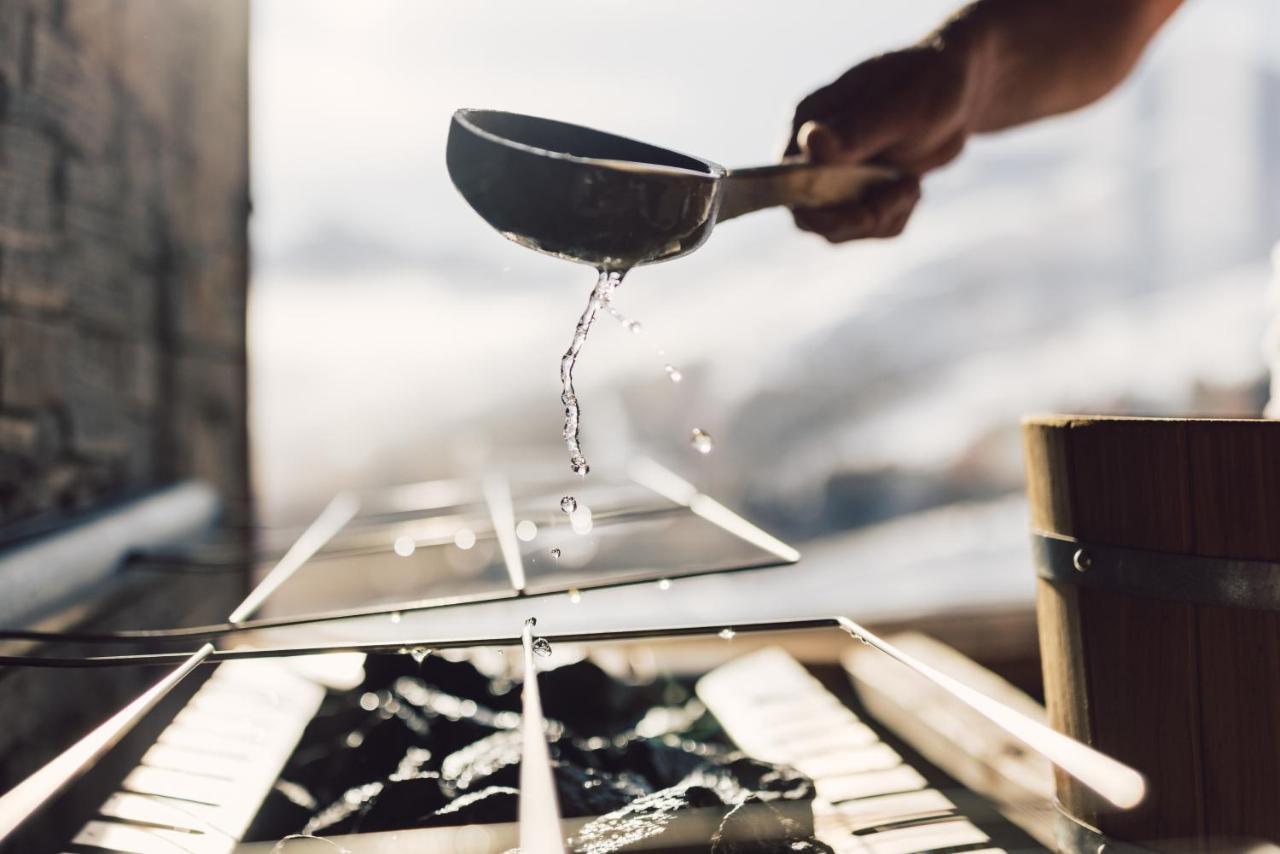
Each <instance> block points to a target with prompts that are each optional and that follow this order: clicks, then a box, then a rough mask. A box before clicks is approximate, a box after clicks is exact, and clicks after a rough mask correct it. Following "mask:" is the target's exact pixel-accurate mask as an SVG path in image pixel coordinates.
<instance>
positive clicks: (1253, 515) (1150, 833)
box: [1023, 416, 1280, 854]
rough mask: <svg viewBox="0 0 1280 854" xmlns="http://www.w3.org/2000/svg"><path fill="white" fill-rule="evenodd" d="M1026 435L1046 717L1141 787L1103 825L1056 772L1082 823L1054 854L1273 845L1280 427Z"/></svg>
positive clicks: (1082, 428)
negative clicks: (1103, 844) (1111, 846)
mask: <svg viewBox="0 0 1280 854" xmlns="http://www.w3.org/2000/svg"><path fill="white" fill-rule="evenodd" d="M1023 431H1024V441H1025V448H1026V465H1027V489H1028V497H1029V500H1030V505H1031V524H1032V527H1033V529H1034V531H1035V532H1037V533H1041V534H1046V535H1049V536H1038V535H1035V534H1033V544H1034V546H1035V554H1036V564H1037V566H1036V570H1037V574H1038V575H1039V578H1038V581H1037V584H1038V592H1037V616H1038V621H1039V632H1040V647H1041V655H1042V661H1043V670H1044V682H1045V699H1046V705H1047V706H1048V711H1049V716H1050V719H1051V721H1052V723H1053V725H1054V726H1055V727H1057V728H1058V729H1059V730H1061V731H1063V732H1066V733H1068V734H1070V735H1072V736H1074V737H1076V738H1078V739H1081V740H1082V741H1085V742H1087V743H1089V744H1091V745H1093V746H1095V747H1097V748H1099V749H1100V750H1102V751H1104V752H1106V753H1108V754H1110V755H1112V756H1115V757H1116V758H1118V759H1120V760H1122V761H1124V762H1127V763H1129V764H1131V765H1133V766H1134V767H1136V768H1138V769H1139V770H1141V771H1142V772H1143V773H1144V774H1146V776H1147V780H1148V787H1149V794H1148V796H1147V799H1146V801H1145V802H1144V803H1143V804H1142V805H1141V806H1140V807H1139V808H1138V809H1136V810H1134V811H1132V812H1127V813H1122V812H1115V811H1113V810H1107V809H1105V808H1103V805H1102V804H1100V802H1099V801H1097V800H1096V799H1095V797H1094V796H1092V795H1091V794H1090V793H1089V792H1088V791H1087V790H1084V789H1083V788H1082V787H1080V786H1079V785H1078V784H1077V783H1076V782H1075V781H1074V780H1072V779H1070V778H1068V777H1066V776H1065V775H1062V774H1059V777H1058V780H1057V789H1058V798H1059V801H1060V803H1061V807H1062V810H1063V812H1064V813H1065V814H1066V816H1069V817H1070V818H1071V819H1075V820H1076V822H1079V823H1083V824H1078V823H1076V822H1071V821H1064V824H1063V829H1064V833H1063V835H1062V838H1063V840H1064V847H1074V848H1077V849H1079V848H1087V849H1088V850H1090V852H1091V854H1092V851H1093V850H1094V849H1096V844H1094V845H1093V846H1092V847H1090V846H1089V844H1088V840H1089V839H1091V838H1094V837H1090V836H1089V835H1088V828H1085V827H1084V826H1085V825H1087V826H1089V827H1092V828H1094V829H1096V830H1098V831H1101V833H1102V834H1105V837H1110V838H1113V839H1120V840H1128V841H1133V842H1144V843H1158V842H1161V841H1163V842H1165V843H1166V844H1167V843H1168V842H1171V841H1174V840H1177V841H1181V842H1184V843H1190V845H1191V847H1193V848H1198V847H1203V846H1205V845H1212V846H1214V847H1217V846H1218V845H1220V844H1223V843H1227V842H1229V841H1235V842H1240V841H1244V840H1270V841H1273V842H1277V841H1280V421H1258V420H1199V419H1145V418H1141V419H1140V418H1093V417H1057V416H1054V417H1041V418H1032V419H1028V420H1027V421H1026V422H1025V423H1024V426H1023ZM1082 828H1083V830H1082ZM1082 833H1083V835H1081V834H1082ZM1102 838H1104V837H1096V838H1095V839H1102ZM1082 840H1083V841H1084V844H1082ZM1157 847H1164V846H1157Z"/></svg>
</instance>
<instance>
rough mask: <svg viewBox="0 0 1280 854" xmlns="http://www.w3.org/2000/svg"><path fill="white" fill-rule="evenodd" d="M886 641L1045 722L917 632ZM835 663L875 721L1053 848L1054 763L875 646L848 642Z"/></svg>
mask: <svg viewBox="0 0 1280 854" xmlns="http://www.w3.org/2000/svg"><path fill="white" fill-rule="evenodd" d="M887 640H889V641H890V642H891V643H893V644H894V645H895V646H897V647H898V648H899V649H901V650H904V651H905V652H907V653H909V654H910V655H912V656H914V657H915V658H917V659H919V660H920V661H923V662H924V663H925V664H928V665H929V666H931V667H934V668H936V669H937V670H940V671H941V672H943V673H945V674H947V675H948V676H951V677H953V678H955V679H958V680H960V681H961V682H963V683H964V684H966V685H968V686H969V687H971V688H974V689H976V690H978V691H981V692H982V693H983V694H986V695H987V696H988V697H993V698H995V699H997V700H999V701H1000V702H1002V703H1004V704H1005V705H1006V706H1009V707H1010V708H1013V709H1016V710H1017V711H1019V712H1021V713H1022V714H1024V715H1026V716H1027V717H1029V718H1032V719H1033V720H1044V719H1045V710H1044V707H1043V706H1041V705H1040V704H1039V703H1037V702H1036V701H1035V700H1033V699H1031V698H1030V697H1028V696H1027V695H1026V694H1024V693H1022V692H1021V691H1019V690H1018V689H1017V688H1015V687H1014V686H1012V685H1010V684H1009V683H1008V682H1006V681H1005V680H1004V679H1002V678H1000V677H999V676H997V675H996V674H994V673H992V672H991V671H990V670H987V669H986V668H985V667H983V666H982V665H980V664H978V663H977V662H975V661H973V660H972V659H969V658H966V657H965V656H963V655H961V654H960V653H958V652H956V651H955V650H954V649H952V648H951V647H949V646H947V645H946V644H943V643H940V642H939V641H937V640H934V639H933V638H931V637H929V636H928V635H924V634H920V633H919V632H901V633H899V634H895V635H892V636H890V637H889V638H887ZM841 661H842V663H843V664H844V668H845V670H846V671H848V673H849V675H850V677H852V679H853V681H854V684H855V685H857V687H858V697H859V698H860V699H861V700H862V702H863V705H865V706H866V708H867V710H868V711H869V712H870V713H871V715H872V716H873V717H874V718H875V719H876V720H877V721H879V722H880V723H882V724H884V725H885V726H887V727H889V729H891V730H893V731H894V733H896V734H897V735H898V737H900V738H901V739H902V740H903V741H905V742H906V743H907V744H909V745H911V747H912V748H914V749H915V750H916V751H917V752H918V753H920V755H922V756H923V757H924V758H925V759H927V760H929V761H930V762H932V763H933V764H934V765H937V766H938V767H939V768H941V769H942V770H943V771H945V772H947V774H948V775H950V776H951V777H954V778H955V779H956V780H958V781H959V782H960V783H962V784H964V785H965V786H966V787H968V788H970V789H972V790H973V791H975V792H977V793H978V794H980V795H982V796H984V797H986V798H988V799H990V800H991V801H992V802H993V803H994V805H995V807H996V808H997V809H998V810H999V811H1000V813H1001V814H1003V815H1004V816H1005V817H1006V818H1008V819H1009V820H1010V821H1012V822H1013V823H1014V824H1016V825H1018V826H1019V827H1021V828H1022V829H1023V830H1025V831H1026V832H1027V833H1028V834H1030V835H1031V836H1033V837H1035V839H1036V840H1037V841H1038V842H1040V843H1041V844H1042V845H1044V846H1046V847H1049V848H1052V847H1053V846H1054V844H1055V815H1056V813H1055V810H1054V808H1053V766H1052V765H1050V763H1049V761H1048V760H1047V759H1045V758H1043V757H1042V756H1040V755H1038V754H1036V753H1032V752H1031V751H1029V750H1027V749H1026V748H1025V747H1024V746H1023V745H1022V743H1021V742H1019V741H1018V740H1017V739H1015V738H1013V737H1012V736H1010V735H1009V734H1008V733H1007V732H1005V731H1004V730H1002V729H1001V728H1000V727H998V726H996V725H995V724H993V723H991V721H989V720H987V719H986V718H985V717H983V716H982V715H979V714H978V713H977V712H975V711H974V710H973V709H971V708H969V707H968V706H966V705H964V704H963V703H961V702H959V701H958V700H956V699H955V698H954V697H952V696H951V695H950V694H948V693H947V692H946V691H944V690H942V689H941V688H939V687H938V686H937V685H935V684H934V683H932V682H930V681H929V680H927V679H925V678H924V677H922V676H921V675H920V674H918V673H915V672H914V671H911V670H909V669H907V668H905V667H903V666H902V665H901V664H899V663H898V662H896V661H894V660H892V659H890V658H889V657H888V656H885V655H883V654H881V653H880V652H879V651H878V650H874V649H872V648H870V647H868V646H863V645H860V644H859V645H855V646H851V647H848V648H847V649H845V651H844V654H843V655H842V656H841ZM801 770H804V769H803V768H801Z"/></svg>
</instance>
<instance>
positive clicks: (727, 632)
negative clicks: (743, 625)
mask: <svg viewBox="0 0 1280 854" xmlns="http://www.w3.org/2000/svg"><path fill="white" fill-rule="evenodd" d="M717 636H718V637H720V638H722V639H723V640H733V639H734V638H735V637H737V636H738V633H737V632H735V631H734V630H733V629H730V628H723V629H721V630H720V631H719V632H718V633H717Z"/></svg>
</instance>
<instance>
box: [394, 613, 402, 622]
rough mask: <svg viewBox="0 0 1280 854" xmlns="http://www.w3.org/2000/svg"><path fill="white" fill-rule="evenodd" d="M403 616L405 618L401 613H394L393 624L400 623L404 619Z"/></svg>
mask: <svg viewBox="0 0 1280 854" xmlns="http://www.w3.org/2000/svg"><path fill="white" fill-rule="evenodd" d="M402 616H403V615H402V614H401V613H400V612H399V611H392V612H391V622H393V623H398V622H400V620H401V617H402Z"/></svg>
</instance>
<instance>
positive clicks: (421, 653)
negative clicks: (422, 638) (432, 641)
mask: <svg viewBox="0 0 1280 854" xmlns="http://www.w3.org/2000/svg"><path fill="white" fill-rule="evenodd" d="M398 651H399V653H400V654H401V655H407V656H409V657H410V658H412V659H413V660H414V661H415V662H417V663H418V664H421V663H422V662H424V661H426V660H427V656H429V655H431V650H429V649H427V648H426V647H425V646H414V647H408V646H402V647H400V649H399V650H398Z"/></svg>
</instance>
